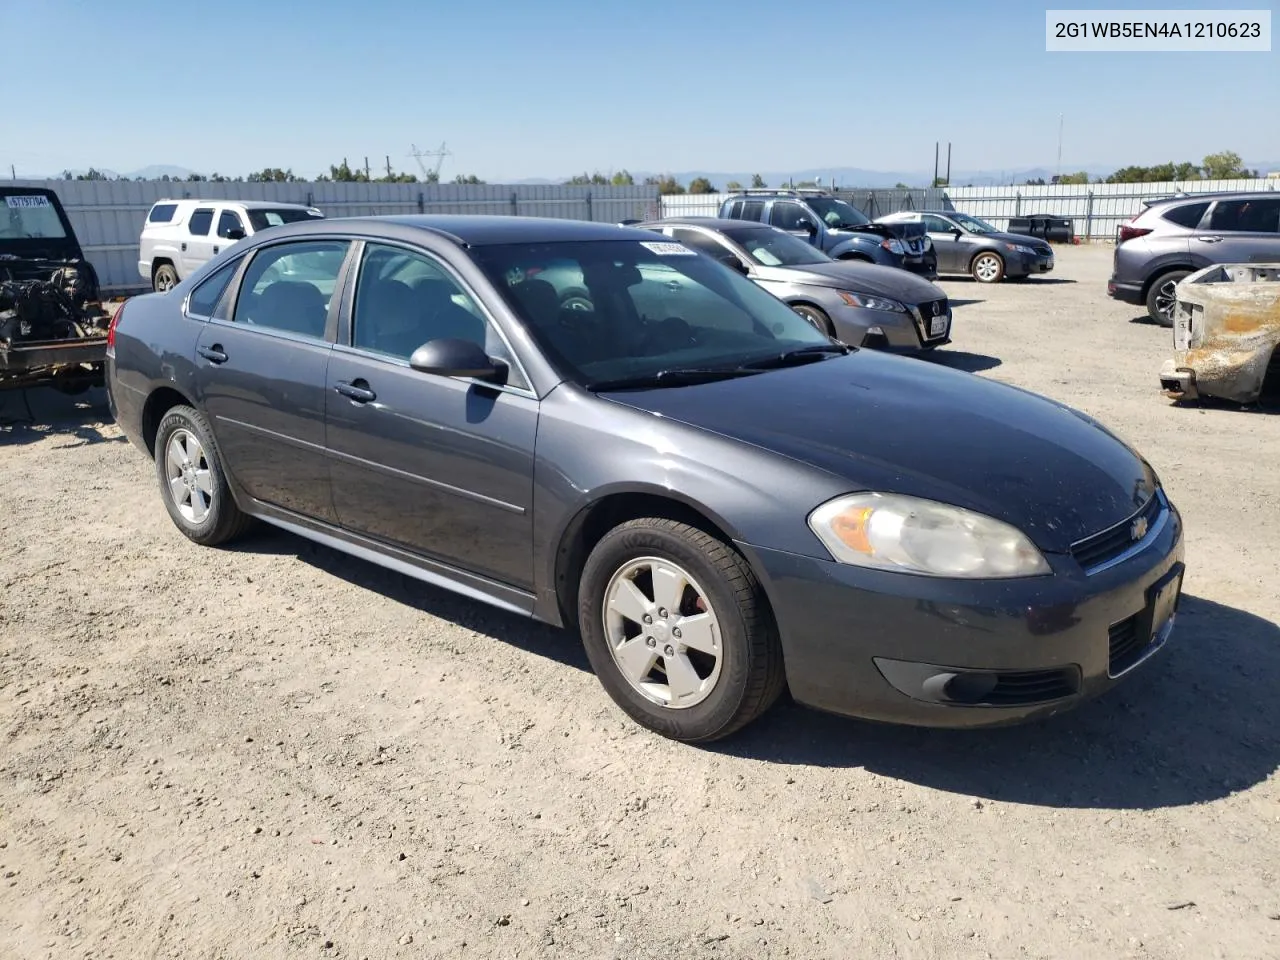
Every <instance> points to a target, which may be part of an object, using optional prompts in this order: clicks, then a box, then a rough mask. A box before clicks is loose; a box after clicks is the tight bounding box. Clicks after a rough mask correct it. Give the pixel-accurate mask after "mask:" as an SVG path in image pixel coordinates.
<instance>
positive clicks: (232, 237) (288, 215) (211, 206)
mask: <svg viewBox="0 0 1280 960" xmlns="http://www.w3.org/2000/svg"><path fill="white" fill-rule="evenodd" d="M323 218H324V214H323V213H321V212H320V211H319V210H317V209H315V208H314V207H304V206H301V205H300V204H296V203H270V202H268V201H265V200H160V201H158V202H157V203H155V204H154V205H153V206H152V207H151V211H150V212H149V213H148V214H147V222H146V223H144V224H143V226H142V238H141V241H140V243H139V250H138V274H139V276H141V277H142V278H143V279H144V280H149V281H150V282H151V287H152V289H153V290H157V291H162V290H168V289H169V288H170V287H172V286H174V285H175V284H177V283H178V282H179V281H180V280H182V278H183V277H186V276H190V275H191V273H192V271H194V270H195V269H196V268H197V267H199V266H200V265H201V264H203V263H206V262H208V261H209V260H212V259H213V258H214V257H215V256H217V254H218V251H220V250H222V249H224V248H226V247H229V246H230V245H231V244H233V243H235V242H236V241H237V240H243V239H244V238H245V237H249V236H252V235H253V234H255V233H260V232H261V231H263V230H265V229H267V228H268V227H275V226H279V225H280V224H282V223H293V222H294V221H297V220H319V219H323Z"/></svg>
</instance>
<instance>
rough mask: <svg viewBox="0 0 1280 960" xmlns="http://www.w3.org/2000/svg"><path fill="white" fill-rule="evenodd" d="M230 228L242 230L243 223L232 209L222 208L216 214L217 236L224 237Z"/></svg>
mask: <svg viewBox="0 0 1280 960" xmlns="http://www.w3.org/2000/svg"><path fill="white" fill-rule="evenodd" d="M232 230H239V231H241V232H244V224H243V223H241V222H240V217H239V215H238V214H237V213H236V212H235V211H234V210H223V211H222V212H221V213H220V214H218V236H220V237H226V236H228V235H229V234H230V233H231V231H232Z"/></svg>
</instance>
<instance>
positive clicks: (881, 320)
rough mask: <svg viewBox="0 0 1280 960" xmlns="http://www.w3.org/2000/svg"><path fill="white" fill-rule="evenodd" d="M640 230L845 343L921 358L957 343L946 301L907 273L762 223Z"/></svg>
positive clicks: (663, 223) (697, 220)
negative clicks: (841, 255) (693, 253)
mask: <svg viewBox="0 0 1280 960" xmlns="http://www.w3.org/2000/svg"><path fill="white" fill-rule="evenodd" d="M641 226H643V227H644V228H645V229H648V230H655V231H658V232H660V233H664V234H666V235H667V236H669V237H671V238H672V239H673V240H678V241H679V242H680V243H682V244H684V245H685V246H686V247H689V248H691V249H693V250H697V251H699V252H700V253H705V254H707V255H708V256H710V257H712V258H714V259H716V260H719V261H720V262H721V263H724V264H726V265H727V266H729V267H731V268H733V269H734V270H737V271H738V272H739V273H741V274H743V275H744V276H746V277H748V278H750V279H751V280H754V281H755V282H756V283H757V284H759V285H760V286H762V287H764V289H766V290H768V291H769V292H770V293H772V294H773V295H774V296H775V297H777V298H778V299H779V300H782V301H783V302H785V303H786V304H788V305H789V306H790V307H791V309H793V310H794V311H795V312H796V313H798V314H800V315H801V316H802V317H804V318H805V319H806V320H808V321H809V322H810V323H811V324H813V325H814V326H815V327H817V328H818V329H819V330H821V331H822V332H823V333H825V334H827V335H828V336H833V337H835V338H837V339H839V340H842V341H844V342H845V343H851V344H854V345H856V346H865V347H878V348H881V349H890V350H905V351H916V350H931V349H933V348H934V347H938V346H941V345H942V344H945V343H950V342H951V305H950V303H949V302H948V301H947V295H946V294H945V293H944V292H943V291H942V290H941V289H940V288H939V287H937V286H936V285H934V284H932V283H930V282H929V281H928V280H925V279H924V278H922V277H918V276H916V275H915V274H912V273H909V272H907V271H905V270H900V269H897V268H895V267H882V266H877V265H876V264H872V263H857V262H853V261H840V260H833V259H832V258H831V257H829V256H827V255H826V254H825V253H823V252H822V251H821V250H817V249H815V248H814V247H813V246H811V245H810V244H808V243H805V242H804V241H803V240H798V239H796V238H795V237H793V236H791V235H790V234H788V233H785V232H784V231H782V230H778V229H776V228H774V227H770V226H767V225H765V224H760V223H749V222H744V221H738V220H726V219H717V218H714V217H689V218H681V219H670V220H655V221H650V222H648V223H643V224H641Z"/></svg>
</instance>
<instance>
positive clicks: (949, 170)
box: [946, 140, 951, 187]
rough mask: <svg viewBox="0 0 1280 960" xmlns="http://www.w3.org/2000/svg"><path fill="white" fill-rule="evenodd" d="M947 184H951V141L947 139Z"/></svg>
mask: <svg viewBox="0 0 1280 960" xmlns="http://www.w3.org/2000/svg"><path fill="white" fill-rule="evenodd" d="M946 182H947V186H948V187H949V186H951V141H950V140H948V141H947V181H946Z"/></svg>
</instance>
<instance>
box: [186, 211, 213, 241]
mask: <svg viewBox="0 0 1280 960" xmlns="http://www.w3.org/2000/svg"><path fill="white" fill-rule="evenodd" d="M212 224H213V208H212V207H197V208H196V210H195V211H193V212H192V214H191V222H190V223H188V224H187V232H188V233H190V234H191V235H192V236H193V237H207V236H208V235H209V227H210V226H212Z"/></svg>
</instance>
